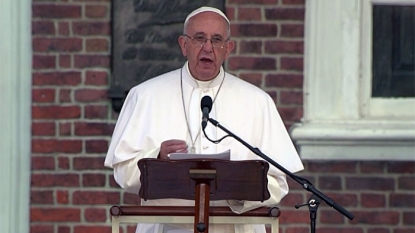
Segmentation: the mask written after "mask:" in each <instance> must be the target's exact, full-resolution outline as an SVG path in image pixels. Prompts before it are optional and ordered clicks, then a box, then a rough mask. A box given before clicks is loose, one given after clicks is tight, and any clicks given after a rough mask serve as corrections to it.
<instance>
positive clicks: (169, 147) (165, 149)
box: [159, 139, 187, 159]
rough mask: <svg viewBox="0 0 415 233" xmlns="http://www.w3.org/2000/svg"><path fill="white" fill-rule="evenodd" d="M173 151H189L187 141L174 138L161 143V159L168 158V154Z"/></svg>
mask: <svg viewBox="0 0 415 233" xmlns="http://www.w3.org/2000/svg"><path fill="white" fill-rule="evenodd" d="M171 153H187V144H186V141H183V140H178V139H172V140H167V141H164V142H162V143H161V145H160V154H159V158H160V159H168V157H167V155H168V154H171Z"/></svg>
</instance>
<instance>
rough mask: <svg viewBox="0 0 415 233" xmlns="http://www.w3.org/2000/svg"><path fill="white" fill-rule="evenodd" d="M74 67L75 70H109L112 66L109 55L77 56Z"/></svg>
mask: <svg viewBox="0 0 415 233" xmlns="http://www.w3.org/2000/svg"><path fill="white" fill-rule="evenodd" d="M74 65H75V68H90V67H103V68H108V67H109V65H110V57H109V56H107V55H76V56H75V64H74Z"/></svg>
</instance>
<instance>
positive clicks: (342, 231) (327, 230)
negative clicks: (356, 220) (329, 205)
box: [318, 226, 364, 233]
mask: <svg viewBox="0 0 415 233" xmlns="http://www.w3.org/2000/svg"><path fill="white" fill-rule="evenodd" d="M318 232H319V233H333V232H335V233H364V231H363V229H362V228H351V227H345V228H340V227H334V226H333V227H320V228H318Z"/></svg>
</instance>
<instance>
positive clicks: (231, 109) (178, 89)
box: [105, 63, 304, 233]
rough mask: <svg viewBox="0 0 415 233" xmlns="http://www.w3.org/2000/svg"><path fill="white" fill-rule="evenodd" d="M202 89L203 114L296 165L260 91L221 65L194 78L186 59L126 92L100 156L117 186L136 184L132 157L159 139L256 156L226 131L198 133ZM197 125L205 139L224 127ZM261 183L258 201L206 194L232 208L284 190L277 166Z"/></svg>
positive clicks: (146, 229)
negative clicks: (207, 103) (206, 103)
mask: <svg viewBox="0 0 415 233" xmlns="http://www.w3.org/2000/svg"><path fill="white" fill-rule="evenodd" d="M206 95H209V96H210V97H211V98H212V99H213V100H214V102H213V107H212V110H211V112H210V114H209V117H211V118H213V119H215V120H217V121H218V122H219V123H220V124H221V125H222V126H224V127H226V128H227V129H229V130H230V131H231V132H233V133H234V134H235V135H237V136H239V137H240V138H241V139H243V140H244V141H246V142H247V143H249V144H250V145H252V146H253V147H258V148H259V149H260V150H261V151H262V152H263V153H264V154H265V155H267V156H268V157H270V158H271V159H272V160H274V161H276V162H277V163H279V164H280V165H282V166H283V167H285V168H286V169H288V170H289V171H291V172H297V171H300V170H302V169H303V168H304V167H303V165H302V163H301V160H300V158H299V156H298V154H297V151H296V150H295V148H294V145H293V143H292V141H291V138H290V137H289V135H288V133H287V130H286V128H285V126H284V124H283V122H282V120H281V117H280V115H279V114H278V112H277V109H276V107H275V104H274V102H273V100H272V99H271V98H270V96H269V95H268V94H267V93H265V92H264V91H263V90H261V89H260V88H258V87H256V86H254V85H252V84H249V83H247V82H245V81H243V80H241V79H239V78H237V77H235V76H233V75H231V74H229V73H226V72H224V70H223V68H221V70H220V73H219V75H218V76H217V77H216V78H215V79H214V80H213V81H209V82H200V81H196V80H195V79H194V78H193V77H192V76H191V75H190V72H189V70H188V65H187V63H186V64H185V65H184V66H183V67H182V69H177V70H174V71H171V72H169V73H166V74H163V75H160V76H158V77H155V78H153V79H150V80H148V81H146V82H144V83H142V84H140V85H137V86H135V87H134V88H132V89H131V90H130V92H129V93H128V96H127V98H126V100H125V103H124V106H123V108H122V110H121V112H120V115H119V118H118V121H117V124H116V126H115V129H114V133H113V136H112V140H111V144H110V146H109V150H108V154H107V157H106V159H105V166H107V167H110V168H113V169H114V177H115V180H116V181H117V183H118V184H119V185H120V186H121V187H122V188H124V189H125V190H126V191H128V192H131V193H138V192H139V189H140V171H139V170H138V167H137V161H138V160H139V159H142V158H157V156H158V154H159V150H160V144H161V143H162V142H163V141H166V140H170V139H181V140H186V142H187V144H188V146H189V148H190V147H192V146H194V147H195V148H196V153H201V154H205V153H206V154H207V153H219V152H223V151H226V150H229V149H230V150H231V160H253V159H261V158H260V157H258V156H257V155H255V154H254V153H252V152H251V151H250V150H249V149H247V148H246V147H245V146H243V145H242V144H241V143H240V142H238V141H237V140H235V139H233V138H230V137H228V138H226V139H224V140H223V141H222V142H221V143H219V144H214V143H212V142H210V141H209V140H208V139H207V138H206V137H205V136H204V134H203V133H202V132H201V119H202V113H201V109H200V101H201V99H202V97H203V96H206ZM189 110H190V111H189ZM185 114H186V115H185ZM186 118H187V119H186ZM188 126H190V132H191V135H192V136H190V134H189V130H188ZM205 130H206V133H207V135H208V136H209V138H211V139H219V138H221V137H223V136H224V135H225V134H226V133H225V132H223V131H222V130H221V129H219V128H217V127H215V126H213V125H212V124H210V123H209V124H208V126H207V127H206V129H205ZM268 190H269V191H270V194H271V198H270V199H268V200H266V201H264V202H259V201H244V202H237V201H234V200H223V201H211V202H210V205H211V206H229V207H230V208H231V209H232V211H233V212H235V213H242V212H246V211H248V210H252V209H255V208H257V207H260V206H275V205H276V204H278V203H279V202H280V200H281V199H282V198H283V197H284V196H285V195H286V194H287V193H288V185H287V181H286V177H285V174H284V173H282V172H281V171H279V170H278V169H277V168H275V167H274V166H272V165H270V168H269V171H268ZM142 205H161V206H168V205H174V206H178V205H180V206H194V201H192V200H177V199H158V200H148V201H142ZM185 229H187V230H185ZM136 232H139V233H162V232H163V233H164V232H168V233H176V232H177V233H179V232H180V233H182V232H189V233H192V232H193V225H179V224H176V225H166V224H139V225H138V226H137V231H136ZM209 232H212V233H232V232H235V233H248V232H252V233H265V226H263V225H249V224H245V225H232V224H229V225H212V224H211V225H210V226H209Z"/></svg>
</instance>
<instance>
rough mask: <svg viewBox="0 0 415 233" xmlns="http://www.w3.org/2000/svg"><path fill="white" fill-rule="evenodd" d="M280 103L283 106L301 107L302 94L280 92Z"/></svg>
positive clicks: (298, 92) (297, 92)
mask: <svg viewBox="0 0 415 233" xmlns="http://www.w3.org/2000/svg"><path fill="white" fill-rule="evenodd" d="M279 99H280V103H281V104H284V105H290V104H294V105H302V104H303V92H301V91H281V92H280V98H279Z"/></svg>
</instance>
